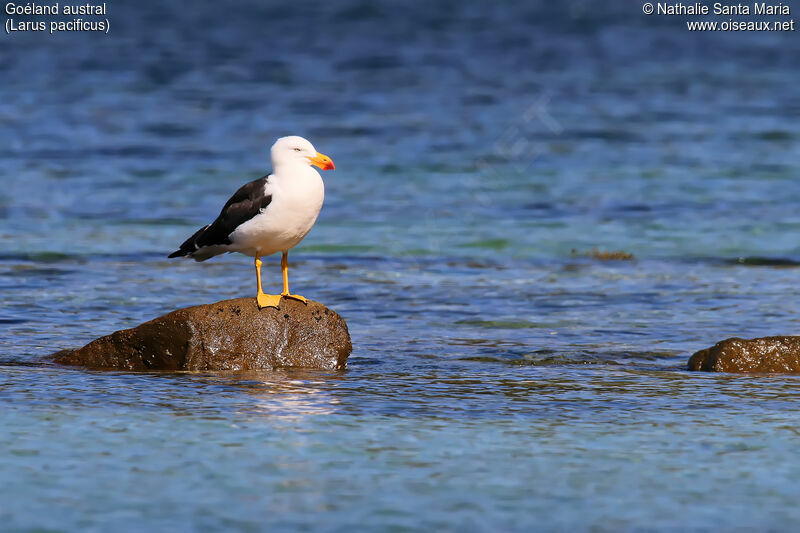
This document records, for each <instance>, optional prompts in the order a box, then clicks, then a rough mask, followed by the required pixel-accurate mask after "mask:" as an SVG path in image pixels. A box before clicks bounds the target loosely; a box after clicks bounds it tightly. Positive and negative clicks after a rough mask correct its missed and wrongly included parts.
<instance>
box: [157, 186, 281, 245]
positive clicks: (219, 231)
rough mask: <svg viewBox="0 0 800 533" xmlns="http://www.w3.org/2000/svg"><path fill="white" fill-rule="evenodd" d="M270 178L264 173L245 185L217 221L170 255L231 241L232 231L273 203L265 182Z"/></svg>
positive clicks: (228, 203)
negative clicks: (265, 188)
mask: <svg viewBox="0 0 800 533" xmlns="http://www.w3.org/2000/svg"><path fill="white" fill-rule="evenodd" d="M268 180H269V176H264V177H263V178H259V179H257V180H253V181H251V182H250V183H247V184H245V185H243V186H242V187H241V188H240V189H239V190H238V191H236V192H235V193H234V195H233V196H231V198H230V200H228V201H227V202H226V203H225V207H223V208H222V211H220V213H219V216H218V217H217V219H216V220H215V221H214V222H212V223H211V224H209V225H207V226H205V227H202V228H200V229H199V230H197V232H195V234H194V235H192V236H191V237H189V238H188V239H186V241H185V242H184V243H183V244H181V247H180V248H179V249H178V250H175V251H174V252H172V253H171V254H169V257H182V256H185V255H188V256H191V255H192V254H194V253H195V252H196V251H198V250H200V249H201V248H203V247H206V246H220V245H226V244H231V240H230V238H229V237H230V234H231V233H233V231H234V230H235V229H236V228H237V227H239V226H241V225H242V224H244V223H245V222H247V221H248V220H250V219H251V218H253V217H254V216H256V215H257V214H259V213H260V212H261V210H262V209H264V208H265V207H267V206H268V205H269V204H270V202H272V196H271V195H266V194H264V185H266V183H267V181H268ZM209 257H210V256H209ZM205 259H207V258H205Z"/></svg>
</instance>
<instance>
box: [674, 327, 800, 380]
mask: <svg viewBox="0 0 800 533" xmlns="http://www.w3.org/2000/svg"><path fill="white" fill-rule="evenodd" d="M689 370H705V371H708V372H733V373H748V372H773V373H775V372H777V373H783V374H800V336H778V337H759V338H756V339H739V338H735V337H734V338H731V339H726V340H724V341H720V342H718V343H717V344H715V345H714V346H712V347H710V348H706V349H705V350H700V351H699V352H696V353H695V354H694V355H692V357H690V358H689Z"/></svg>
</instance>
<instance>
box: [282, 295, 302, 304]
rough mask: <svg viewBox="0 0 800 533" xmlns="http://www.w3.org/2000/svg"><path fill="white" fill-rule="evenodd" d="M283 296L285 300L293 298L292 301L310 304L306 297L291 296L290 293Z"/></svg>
mask: <svg viewBox="0 0 800 533" xmlns="http://www.w3.org/2000/svg"><path fill="white" fill-rule="evenodd" d="M281 296H283V297H284V298H291V299H292V300H298V301H301V302H303V303H304V304H307V303H308V300H306V299H305V298H304V297H302V296H300V295H299V294H289V293H288V292H285V293H282V294H281Z"/></svg>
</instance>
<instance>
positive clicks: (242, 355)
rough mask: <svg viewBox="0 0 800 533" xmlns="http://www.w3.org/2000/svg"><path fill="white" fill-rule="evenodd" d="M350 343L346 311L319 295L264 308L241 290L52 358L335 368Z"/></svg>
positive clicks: (93, 363) (122, 365) (191, 366)
mask: <svg viewBox="0 0 800 533" xmlns="http://www.w3.org/2000/svg"><path fill="white" fill-rule="evenodd" d="M351 351H352V345H351V344H350V334H349V333H348V331H347V324H346V323H345V321H344V319H342V317H340V316H339V315H338V314H336V313H335V312H334V311H331V310H330V309H328V308H327V307H325V306H324V305H322V304H320V303H318V302H312V301H309V302H308V304H307V305H304V304H303V303H301V302H298V301H297V300H288V299H286V298H284V299H282V300H281V304H280V307H279V308H278V309H275V308H265V309H261V310H259V309H258V306H256V300H255V298H238V299H235V300H225V301H222V302H217V303H213V304H208V305H198V306H195V307H187V308H185V309H178V310H177V311H173V312H171V313H168V314H166V315H164V316H161V317H158V318H156V319H154V320H151V321H150V322H145V323H144V324H142V325H140V326H137V327H135V328H132V329H124V330H121V331H117V332H115V333H112V334H111V335H106V336H105V337H101V338H99V339H97V340H95V341H92V342H90V343H89V344H87V345H86V346H84V347H83V348H80V349H78V350H62V351H60V352H58V353H56V354H53V359H54V361H55V362H56V363H60V364H63V365H80V366H85V367H89V368H107V369H122V370H255V369H264V368H276V367H289V366H292V367H306V368H321V369H336V368H344V367H345V364H346V362H347V356H349V355H350V352H351Z"/></svg>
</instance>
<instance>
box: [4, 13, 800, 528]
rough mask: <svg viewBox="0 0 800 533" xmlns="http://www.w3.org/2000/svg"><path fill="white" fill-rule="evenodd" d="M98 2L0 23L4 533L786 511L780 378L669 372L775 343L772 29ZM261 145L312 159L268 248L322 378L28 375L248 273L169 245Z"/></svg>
mask: <svg viewBox="0 0 800 533" xmlns="http://www.w3.org/2000/svg"><path fill="white" fill-rule="evenodd" d="M793 7H794V6H793ZM798 9H800V6H798ZM108 17H109V19H110V21H111V24H112V26H111V32H110V33H109V35H98V34H91V33H75V34H62V35H55V36H50V35H47V34H41V33H39V34H29V35H22V34H15V35H11V36H7V35H3V36H2V44H0V79H1V80H2V83H0V141H2V142H0V161H2V165H0V183H2V187H0V219H1V222H0V238H2V249H1V250H0V297H1V298H2V300H3V302H4V305H3V306H2V308H0V359H2V366H0V428H2V429H1V430H0V450H2V452H0V524H2V529H9V530H21V531H28V530H35V531H112V530H113V531H125V530H137V531H142V530H158V531H175V530H231V529H236V530H245V531H247V530H254V531H255V530H267V531H273V530H280V529H283V530H311V529H314V530H318V529H319V530H331V531H351V530H354V529H356V528H357V529H359V530H376V531H377V530H386V529H393V530H398V531H399V530H405V529H419V530H453V531H465V530H476V531H477V530H482V531H501V530H531V529H540V530H541V529H546V530H554V529H555V530H574V529H578V530H586V529H595V530H629V529H642V528H646V529H670V528H672V529H677V528H691V529H732V528H744V529H758V530H763V529H770V528H771V529H775V530H788V529H793V528H794V527H796V524H797V523H798V521H800V508H798V507H797V505H796V503H797V499H798V490H797V479H798V477H800V462H798V461H797V452H796V450H797V447H798V445H800V438H798V435H799V434H800V431H798V428H797V421H798V416H797V406H798V402H799V401H800V388H798V385H800V382H798V378H796V377H791V376H734V375H709V374H700V373H689V372H687V371H685V370H684V367H685V364H686V361H687V358H688V357H689V355H691V353H693V352H694V351H695V350H698V349H701V348H704V347H707V346H709V345H711V344H713V343H715V342H717V341H718V340H721V339H723V338H727V337H730V336H734V335H735V336H743V337H751V336H760V335H769V334H794V333H798V332H800V319H799V318H798V316H800V315H799V314H798V309H799V308H798V300H797V298H796V295H797V283H798V280H800V269H798V268H797V266H798V265H800V244H799V243H798V234H800V215H798V205H800V185H799V184H798V183H799V182H798V177H800V175H799V174H800V159H799V158H798V155H800V150H799V148H800V121H798V117H800V96H798V90H797V87H798V84H799V83H800V72H798V69H797V57H799V55H798V54H800V44H798V40H797V38H796V34H794V33H785V34H764V33H747V32H745V33H741V32H738V33H705V34H700V33H689V32H687V31H686V30H685V29H684V26H683V22H682V21H681V20H680V19H679V18H674V19H667V18H663V17H662V18H659V17H646V16H644V15H643V14H642V12H641V5H640V4H638V3H636V2H627V1H625V2H623V1H620V2H616V3H613V5H603V7H602V8H601V7H600V6H599V4H596V3H594V2H587V1H581V0H575V1H572V2H562V3H552V2H545V1H541V2H525V3H524V4H522V3H520V5H510V4H509V5H505V3H491V4H490V3H485V2H464V1H462V2H441V3H439V2H428V3H425V4H408V3H405V2H393V1H388V0H387V1H380V2H360V1H358V0H345V1H343V2H327V3H325V4H315V5H312V4H305V5H303V6H296V7H289V6H286V5H280V4H278V3H274V4H273V3H265V2H256V1H255V0H253V1H248V2H245V1H241V2H239V1H237V2H230V3H216V4H215V3H206V4H202V3H200V2H195V3H192V4H191V6H190V5H189V4H187V3H184V2H155V1H153V2H150V1H147V2H127V3H125V5H122V3H112V4H111V5H110V6H109V15H108ZM290 133H294V134H300V135H304V136H306V137H308V138H309V139H311V140H312V142H313V143H314V144H315V146H316V147H317V149H319V150H320V151H322V152H324V153H326V154H329V155H331V156H332V158H333V159H334V161H335V162H336V166H337V170H336V171H334V172H328V173H325V174H324V178H325V180H326V187H327V198H326V203H325V206H324V208H323V211H322V213H321V215H320V218H319V221H318V223H317V226H316V227H315V228H314V230H313V231H312V232H311V234H310V235H309V236H308V237H307V238H306V239H305V241H303V243H301V245H300V246H298V247H297V248H296V249H295V250H294V251H293V252H292V253H291V254H290V259H291V261H292V270H291V276H292V288H293V290H296V291H297V292H299V293H300V294H303V295H305V296H307V297H310V298H313V299H315V300H319V301H321V302H323V303H325V304H327V305H328V306H330V307H331V308H333V309H335V310H336V311H338V312H339V313H340V314H341V315H342V316H343V317H344V318H345V319H346V320H347V322H348V325H349V327H350V331H351V334H352V338H353V344H354V351H353V354H352V356H351V358H350V360H349V365H348V369H347V370H346V371H343V372H320V371H301V370H292V371H289V370H276V371H274V372H268V371H264V372H258V373H248V374H236V373H231V374H124V373H116V372H90V371H83V370H75V369H64V368H58V367H55V366H52V365H47V364H42V363H41V360H42V358H43V357H44V356H46V355H48V354H50V353H52V352H53V351H55V350H57V349H60V348H63V347H75V346H80V345H82V344H84V343H86V342H88V341H89V340H91V339H93V338H95V337H97V336H99V335H101V334H105V333H109V332H111V331H114V330H117V329H121V328H125V327H131V326H134V325H136V324H138V323H140V322H142V321H145V320H148V319H150V318H153V317H155V316H157V315H160V314H162V313H165V312H168V311H170V310H172V309H175V308H177V307H182V306H187V305H194V304H201V303H208V302H213V301H217V300H221V299H225V298H233V297H240V296H247V295H252V294H253V293H254V288H255V280H254V276H253V271H252V265H251V262H250V260H248V259H247V258H245V257H242V256H228V257H222V258H215V259H214V260H212V261H209V262H207V263H202V264H197V263H193V262H189V261H176V260H167V259H166V254H167V253H169V252H170V251H172V250H174V249H175V248H176V246H177V245H178V244H180V242H182V240H183V239H184V238H185V237H187V236H188V235H190V234H191V232H193V231H194V230H195V229H196V228H197V227H198V226H199V225H202V224H205V223H207V222H208V221H210V220H211V219H212V218H213V217H214V216H215V215H216V213H217V212H218V210H219V207H220V205H221V204H222V203H223V202H224V201H225V200H226V199H227V198H228V196H229V195H230V194H231V193H232V191H234V190H235V189H236V188H237V187H238V186H239V185H240V184H242V183H243V182H245V181H247V180H250V179H254V178H256V177H260V176H261V175H263V174H264V173H265V172H266V171H267V170H268V165H269V162H268V148H269V146H270V144H271V143H272V142H273V141H274V139H275V138H276V137H278V136H281V135H285V134H290ZM595 248H597V249H598V250H599V251H615V250H623V251H625V252H627V253H632V254H634V259H633V260H625V261H602V260H598V259H596V258H593V257H592V254H591V252H592V251H593V250H594V249H595ZM264 273H265V282H266V284H267V285H268V286H271V287H275V288H277V287H279V285H280V278H279V276H280V274H279V270H278V258H269V259H268V260H267V261H265V268H264Z"/></svg>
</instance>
